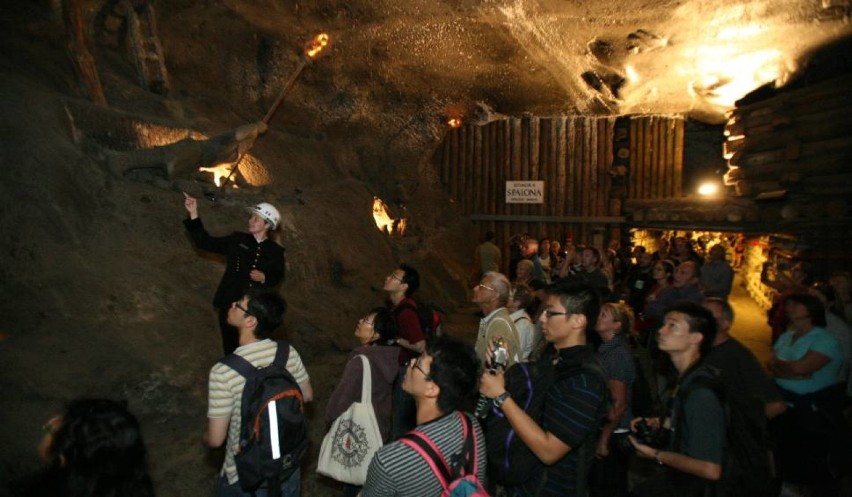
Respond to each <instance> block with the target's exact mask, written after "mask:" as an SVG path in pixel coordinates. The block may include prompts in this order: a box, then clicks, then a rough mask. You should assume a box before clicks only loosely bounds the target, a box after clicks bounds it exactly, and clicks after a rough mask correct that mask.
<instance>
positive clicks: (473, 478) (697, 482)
mask: <svg viewBox="0 0 852 497" xmlns="http://www.w3.org/2000/svg"><path fill="white" fill-rule="evenodd" d="M185 208H186V211H187V213H188V214H189V218H188V219H187V220H186V221H185V226H186V229H187V231H188V233H189V235H190V237H191V238H192V240H193V241H194V243H195V244H196V246H197V247H198V248H199V249H202V250H206V251H210V252H214V253H218V254H221V255H223V256H224V257H225V261H226V269H225V274H224V275H223V277H222V280H221V282H220V285H219V287H218V289H217V291H216V293H215V298H214V301H213V305H214V307H215V308H216V309H217V313H218V315H219V318H220V325H221V332H222V346H223V351H224V353H225V357H224V358H222V359H221V360H219V361H217V362H216V363H215V364H214V365H213V367H212V368H211V370H210V372H209V379H208V408H207V420H206V424H205V429H204V434H203V443H204V444H205V445H206V446H208V447H210V448H217V447H222V446H224V449H225V450H224V452H225V456H224V462H223V464H222V466H221V470H220V471H219V474H218V477H217V479H216V482H215V491H214V492H215V495H217V496H255V497H257V496H261V497H263V496H267V495H268V496H287V497H293V496H298V495H300V493H301V473H302V470H303V469H304V468H305V467H312V463H310V462H307V461H306V460H305V459H306V458H305V455H306V454H307V453H308V450H307V447H308V438H309V435H308V434H309V430H308V428H307V423H306V419H305V411H304V404H305V403H308V402H311V401H312V400H313V399H314V390H313V387H312V384H311V380H310V376H309V374H308V371H307V369H306V367H305V364H304V363H303V362H302V359H301V356H300V355H299V353H298V351H297V350H296V349H295V348H294V347H293V346H292V345H290V344H288V343H287V342H286V341H280V340H273V339H272V335H273V333H274V332H275V331H276V329H277V328H278V327H279V326H280V324H281V322H282V320H283V317H284V314H285V312H286V310H287V305H286V302H285V301H284V300H283V299H282V298H281V297H280V296H279V295H278V294H277V293H275V291H274V287H275V286H276V285H277V284H278V283H279V282H280V281H281V280H282V279H283V278H284V274H285V269H286V263H285V252H284V249H283V248H282V247H281V246H280V245H278V244H277V243H275V242H274V241H272V240H271V238H270V233H271V231H273V230H274V229H276V227H277V225H278V223H279V220H280V215H279V213H278V211H277V209H276V208H275V207H274V206H272V205H270V204H266V203H263V204H259V205H257V206H255V207H254V208H252V209H251V217H250V219H249V222H248V228H249V230H248V233H233V234H231V235H227V236H221V237H217V236H212V235H210V234H209V233H208V232H207V230H206V229H205V228H204V225H203V224H202V222H201V218H200V217H199V214H198V205H197V202H196V200H195V199H194V198H192V197H189V196H187V197H186V199H185ZM493 240H494V236H493V233H488V234H486V237H485V240H484V241H483V242H482V243H481V244H480V245H479V246H478V247H477V249H476V253H475V255H474V261H475V262H474V268H473V270H472V282H471V286H472V297H471V300H472V303H473V304H475V305H476V306H477V307H478V310H479V312H480V313H481V316H480V322H479V326H478V329H477V330H476V334H475V340H464V339H462V337H461V334H459V336H457V337H450V336H448V333H442V321H443V320H445V317H442V316H441V315H440V313H438V312H437V311H436V310H435V309H434V308H432V307H431V306H429V305H428V304H427V303H426V302H424V301H423V300H421V299H419V298H418V296H417V291H418V289H419V287H420V275H419V272H418V271H417V269H416V268H414V267H412V266H411V265H408V264H401V265H399V266H398V267H396V268H389V269H390V270H391V271H390V273H389V274H388V275H387V277H386V278H385V279H384V282H383V285H382V288H383V291H384V293H385V295H386V297H387V302H386V303H385V305H377V306H376V307H373V308H371V309H369V310H367V311H366V312H365V313H364V314H363V315H362V316H360V318H359V319H357V322H356V323H355V326H354V332H353V335H354V344H355V347H354V348H353V350H352V351H351V353H350V355H349V357H348V358H347V361H346V363H345V366H344V367H343V370H342V371H341V374H340V377H339V380H338V381H337V383H336V387H335V388H334V391H333V392H332V393H331V394H330V396H329V397H328V399H327V403H326V409H325V417H324V421H325V425H326V427H327V435H326V436H325V438H324V440H323V442H322V447H321V448H320V452H319V461H318V462H317V465H316V470H317V471H318V472H319V473H321V474H323V475H327V476H329V477H331V478H333V479H335V480H337V481H339V482H341V485H340V486H339V487H335V488H339V492H340V493H342V494H343V495H348V496H355V495H363V496H367V497H369V496H411V497H424V496H426V497H428V496H439V495H500V496H527V495H530V496H577V497H585V496H587V495H588V496H592V497H622V496H631V495H632V496H637V497H646V496H647V497H652V496H653V497H660V496H686V497H690V496H696V497H699V496H700V497H712V496H718V497H723V496H730V497H736V496H758V497H760V496H765V497H769V496H777V495H785V496H834V495H838V496H839V495H848V494H844V493H843V492H848V490H849V488H848V485H849V478H850V471H852V456H850V453H852V433H850V426H849V422H848V419H847V418H845V417H844V409H848V407H849V404H850V394H852V390H850V388H852V385H850V382H849V377H850V376H849V375H850V367H849V366H850V343H852V338H850V329H849V324H850V323H849V321H850V318H852V303H850V298H849V296H850V278H849V274H848V273H845V272H837V273H836V274H834V275H833V276H832V278H831V279H830V280H829V281H828V282H827V284H823V285H816V286H814V285H810V284H809V282H808V281H807V280H806V278H804V277H800V276H798V275H797V276H795V277H794V278H793V279H791V281H790V282H789V283H787V284H786V285H785V286H784V287H783V288H781V287H780V286H779V289H778V290H779V291H778V302H777V305H776V306H775V307H773V309H772V310H771V311H770V313H769V314H770V315H769V320H770V323H771V324H772V325H773V327H776V326H777V327H778V329H779V332H778V333H777V336H776V337H775V341H774V344H773V351H774V352H773V354H772V357H771V359H770V360H769V362H768V363H767V364H765V365H761V364H760V363H759V362H758V360H757V359H756V358H755V356H754V354H753V353H752V352H750V351H749V349H748V348H746V347H745V346H744V345H743V344H742V343H740V342H739V341H737V340H736V339H735V338H733V337H732V336H731V334H730V331H731V328H732V326H733V325H734V321H735V315H734V310H733V308H732V306H731V305H730V303H729V301H728V297H729V295H730V293H731V290H732V285H733V282H734V274H735V268H734V267H732V264H731V263H729V262H728V259H731V260H732V261H733V262H734V265H738V264H740V263H741V260H740V259H738V258H737V254H738V252H737V244H738V243H740V244H741V243H742V240H741V239H739V238H736V239H733V240H731V243H728V242H727V241H726V240H718V241H717V243H715V244H711V245H709V246H702V245H699V244H697V243H695V242H694V241H693V240H691V239H690V238H689V237H685V236H679V237H675V238H674V239H672V240H670V241H669V240H659V241H658V243H657V244H656V245H655V248H656V250H655V251H653V252H652V251H651V250H646V248H645V247H642V246H638V245H637V246H635V247H633V248H632V249H630V250H629V251H628V250H626V249H622V248H621V247H619V246H618V245H617V244H611V245H610V246H609V247H608V248H607V249H606V250H599V249H598V248H595V247H591V246H574V245H573V244H571V243H566V244H565V245H560V243H558V242H557V241H554V240H546V239H543V240H537V239H534V238H532V237H530V236H527V235H519V236H517V237H514V238H513V240H512V244H511V247H510V250H509V252H510V256H509V260H508V261H507V262H508V264H507V265H506V267H507V268H508V271H507V272H506V273H503V272H501V270H502V269H503V268H504V265H503V264H504V260H503V257H502V250H501V249H500V248H499V247H498V246H497V245H496V244H494V241H493ZM669 242H670V243H669ZM669 246H670V249H669ZM507 274H508V275H511V277H510V276H507ZM779 285H782V283H779ZM472 331H473V330H471V332H472ZM454 335H455V333H454ZM469 342H471V343H469ZM45 429H46V435H45V439H44V441H43V442H42V445H41V447H40V452H41V454H42V456H43V457H44V459H45V460H46V461H48V467H47V468H46V470H45V471H44V472H43V473H40V474H39V475H38V476H37V477H36V478H33V479H28V480H26V481H24V482H23V483H22V484H21V488H22V489H24V490H22V493H21V495H58V496H66V495H67V496H72V495H73V496H78V495H79V496H137V495H138V496H140V497H146V496H149V495H152V494H153V489H152V488H153V487H152V484H151V481H150V478H149V477H148V474H147V467H146V462H145V448H144V445H143V444H142V441H141V436H140V433H139V427H138V423H137V421H136V419H135V418H134V417H133V415H132V414H130V413H129V412H128V411H127V409H126V407H125V406H124V405H122V404H120V403H115V402H112V401H107V400H98V399H81V400H79V401H75V402H73V403H72V404H71V405H69V406H68V409H67V411H66V412H65V413H64V414H62V415H60V416H57V417H55V418H52V419H51V420H50V421H49V422H48V424H47V425H46V428H45ZM630 475H634V477H629V476H630ZM636 475H641V476H640V477H635V476H636ZM211 483H212V482H211ZM844 485H847V486H846V487H844ZM199 493H206V492H199Z"/></svg>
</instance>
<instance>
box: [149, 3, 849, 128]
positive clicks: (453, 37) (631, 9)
mask: <svg viewBox="0 0 852 497" xmlns="http://www.w3.org/2000/svg"><path fill="white" fill-rule="evenodd" d="M155 5H157V8H158V17H159V18H160V19H161V20H160V23H161V35H162V36H163V37H164V38H166V39H167V42H168V41H169V39H171V43H172V47H174V46H175V44H177V43H181V44H182V45H185V44H187V43H192V42H195V43H202V47H200V48H199V50H207V47H206V46H203V45H204V40H205V39H207V40H209V41H213V40H214V39H215V40H219V41H221V40H226V39H228V38H230V39H231V40H232V41H233V43H231V42H229V43H228V44H227V45H230V47H231V48H232V49H234V50H239V49H240V40H245V41H246V46H245V47H244V49H245V50H246V51H248V52H249V53H252V52H253V53H252V57H256V60H255V61H256V63H257V64H258V66H259V67H258V69H257V70H258V72H259V76H258V78H259V79H260V80H261V82H262V81H263V80H265V79H268V76H269V75H268V74H267V75H264V72H267V73H271V72H275V71H279V72H282V73H284V72H286V71H287V68H288V67H292V65H293V63H292V60H291V61H289V62H288V61H287V60H286V57H282V54H286V52H287V51H289V50H298V48H299V47H300V45H301V44H302V43H303V41H304V40H306V39H308V38H309V37H310V36H312V35H313V34H315V33H316V32H321V31H327V32H328V33H329V34H330V35H331V36H332V39H333V45H332V47H331V48H330V50H329V52H328V53H327V54H325V57H326V60H323V61H322V63H321V66H322V68H317V69H316V70H314V71H313V73H314V74H312V75H306V76H305V82H304V84H305V85H306V86H311V85H313V86H314V87H315V92H316V94H315V95H314V97H316V98H317V99H319V100H324V102H323V103H322V104H320V105H322V106H323V107H324V109H323V110H324V113H325V114H326V115H334V114H335V113H337V114H340V113H343V114H346V118H347V119H352V118H354V117H357V116H353V114H357V113H359V112H361V113H363V112H366V113H372V112H378V113H390V114H393V113H394V112H398V111H403V112H406V111H411V110H413V109H417V110H418V111H419V112H427V113H429V114H430V118H437V117H440V118H443V117H446V116H452V115H463V116H464V117H466V118H469V119H471V118H472V119H488V117H489V116H488V112H487V111H486V112H485V114H486V115H483V109H491V110H493V111H494V112H496V113H500V114H514V115H517V114H520V113H522V112H536V113H540V114H559V113H584V114H598V115H624V114H640V113H641V114H648V113H654V114H658V113H682V114H687V115H690V116H692V117H696V118H698V119H701V120H703V121H706V122H722V121H723V120H724V116H725V113H726V112H728V111H729V110H730V109H731V108H732V106H733V105H734V102H735V101H736V100H737V99H739V98H741V97H743V96H744V95H746V94H747V93H749V92H750V91H752V90H754V89H755V88H757V87H760V86H762V85H765V84H771V85H776V86H782V85H784V84H785V83H786V82H787V81H789V80H790V79H791V78H792V77H794V76H795V75H796V74H797V73H798V72H800V71H801V70H802V69H803V68H804V67H806V66H807V63H808V59H809V57H810V54H812V53H813V52H814V51H816V50H818V49H819V47H821V46H824V45H826V44H830V43H832V42H835V41H837V40H839V39H841V38H843V37H846V36H848V35H849V34H850V32H852V28H850V25H849V22H848V16H849V13H850V4H849V2H848V1H846V0H823V1H822V2H819V1H813V0H807V1H806V0H766V1H745V2H731V1H723V0H691V1H671V0H663V1H658V2H645V1H644V0H627V1H621V2H613V1H603V0H590V1H583V2H578V1H566V0H482V1H474V0H452V1H448V0H443V1H432V2H423V1H420V0H414V1H398V0H395V1H392V2H391V1H375V0H349V1H346V2H342V1H334V0H329V1H316V2H307V1H293V2H272V1H260V2H254V1H252V2H239V1H235V0H225V1H222V2H211V1H208V2H191V1H188V0H186V1H168V0H166V1H161V2H157V3H156V4H155ZM179 31H180V32H181V33H179ZM180 36H184V37H185V38H183V39H181V38H179V37H180ZM249 36H250V38H248V37H249ZM252 43H254V46H251V45H252ZM166 49H167V51H168V50H169V44H168V43H166ZM199 55H201V54H200V53H199ZM241 57H242V56H241ZM243 58H244V57H243ZM199 60H204V57H200V58H199ZM175 63H176V64H177V65H186V64H191V63H192V62H191V61H182V62H181V61H176V62H175ZM288 64H289V66H288ZM226 70H227V68H226ZM273 92H274V90H273V89H271V88H270V89H269V90H268V93H273ZM261 93H263V91H261ZM305 96H306V95H304V94H303V97H305ZM478 104H484V105H478ZM477 108H478V110H477ZM436 116H437V117H436Z"/></svg>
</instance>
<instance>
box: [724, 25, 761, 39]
mask: <svg viewBox="0 0 852 497" xmlns="http://www.w3.org/2000/svg"><path fill="white" fill-rule="evenodd" d="M764 31H765V29H764V27H763V26H759V25H757V24H749V25H746V26H727V27H724V28H722V29H721V30H720V31H719V34H718V35H716V38H717V39H719V40H741V39H742V38H750V37H753V36H757V35H759V34H760V33H762V32H764Z"/></svg>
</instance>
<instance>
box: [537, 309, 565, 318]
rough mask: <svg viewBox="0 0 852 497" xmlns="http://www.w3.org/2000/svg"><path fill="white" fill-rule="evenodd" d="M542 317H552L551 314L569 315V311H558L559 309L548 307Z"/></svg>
mask: <svg viewBox="0 0 852 497" xmlns="http://www.w3.org/2000/svg"><path fill="white" fill-rule="evenodd" d="M543 314H544V317H545V318H547V319H550V318H552V317H553V316H570V315H571V313H570V312H559V311H551V310H550V309H545V310H544V313H543Z"/></svg>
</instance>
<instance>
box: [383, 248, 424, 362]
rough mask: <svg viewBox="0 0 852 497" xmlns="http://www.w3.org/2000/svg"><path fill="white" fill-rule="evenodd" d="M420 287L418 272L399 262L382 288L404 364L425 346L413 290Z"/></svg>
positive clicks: (400, 356)
mask: <svg viewBox="0 0 852 497" xmlns="http://www.w3.org/2000/svg"><path fill="white" fill-rule="evenodd" d="M418 288H420V273H418V272H417V270H416V269H414V268H413V267H411V266H409V265H408V264H400V265H399V268H397V269H395V270H393V272H391V274H389V275H388V276H387V277H386V278H385V285H384V290H385V291H386V292H387V293H388V299H390V302H391V311H392V312H393V315H394V317H395V319H396V325H397V328H398V330H399V338H398V339H397V345H399V347H400V353H399V363H400V365H402V364H405V363H406V362H407V361H408V360H409V359H411V358H412V357H416V356H417V355H418V354H420V353H421V352H423V349H425V348H426V336H425V335H424V334H423V330H422V329H421V328H420V318H419V317H418V316H417V302H415V301H414V292H416V291H417V289H418Z"/></svg>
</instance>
